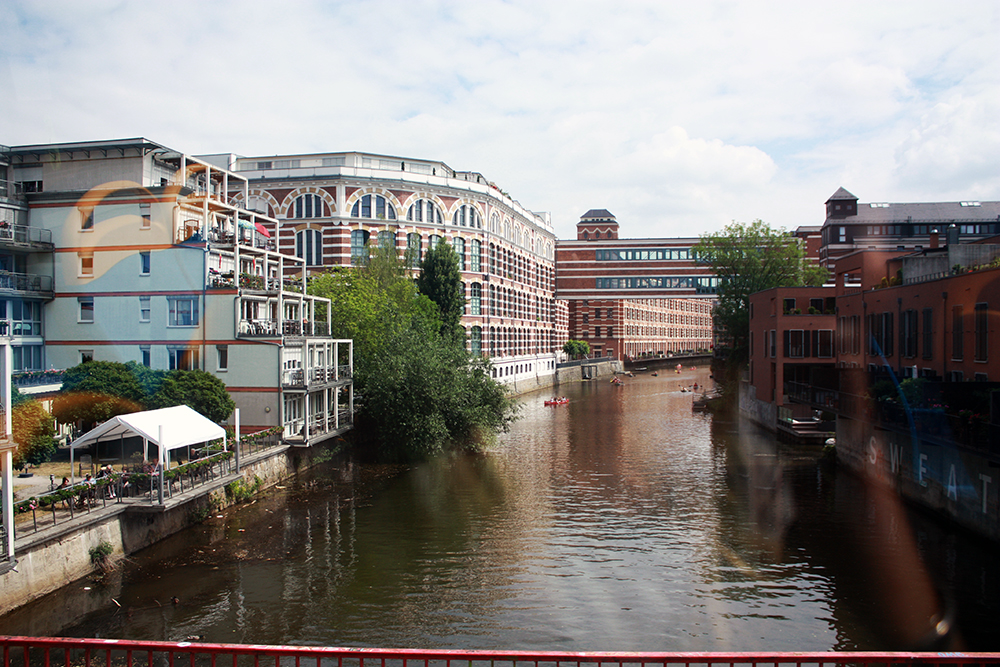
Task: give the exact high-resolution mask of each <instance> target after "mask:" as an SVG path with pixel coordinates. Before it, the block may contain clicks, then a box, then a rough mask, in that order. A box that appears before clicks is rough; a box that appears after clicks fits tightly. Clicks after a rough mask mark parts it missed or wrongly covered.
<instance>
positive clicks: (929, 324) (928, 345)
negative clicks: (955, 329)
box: [923, 308, 934, 359]
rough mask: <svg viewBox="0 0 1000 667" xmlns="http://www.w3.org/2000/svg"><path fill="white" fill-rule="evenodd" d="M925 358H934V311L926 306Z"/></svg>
mask: <svg viewBox="0 0 1000 667" xmlns="http://www.w3.org/2000/svg"><path fill="white" fill-rule="evenodd" d="M923 333H924V340H923V342H924V346H923V347H924V350H923V357H924V359H933V358H934V311H933V310H932V309H931V308H924V332H923Z"/></svg>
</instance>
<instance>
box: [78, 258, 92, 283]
mask: <svg viewBox="0 0 1000 667" xmlns="http://www.w3.org/2000/svg"><path fill="white" fill-rule="evenodd" d="M78 257H79V258H80V277H81V278H92V277H93V276H94V253H92V252H88V253H79V255H78Z"/></svg>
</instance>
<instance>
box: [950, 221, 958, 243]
mask: <svg viewBox="0 0 1000 667" xmlns="http://www.w3.org/2000/svg"><path fill="white" fill-rule="evenodd" d="M948 245H958V227H957V226H955V225H948Z"/></svg>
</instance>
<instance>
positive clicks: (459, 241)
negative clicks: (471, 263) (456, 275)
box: [451, 236, 465, 271]
mask: <svg viewBox="0 0 1000 667" xmlns="http://www.w3.org/2000/svg"><path fill="white" fill-rule="evenodd" d="M451 247H452V249H453V250H454V251H455V254H456V255H458V270H459V271H465V239H463V238H460V237H458V236H456V237H455V238H453V239H452V240H451Z"/></svg>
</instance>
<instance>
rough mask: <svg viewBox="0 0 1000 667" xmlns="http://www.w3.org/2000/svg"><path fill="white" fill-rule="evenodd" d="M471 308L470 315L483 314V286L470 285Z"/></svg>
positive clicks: (477, 284)
mask: <svg viewBox="0 0 1000 667" xmlns="http://www.w3.org/2000/svg"><path fill="white" fill-rule="evenodd" d="M470 301H471V304H472V308H471V311H470V314H471V315H482V314H483V286H482V285H481V284H479V283H472V298H471V299H470Z"/></svg>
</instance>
